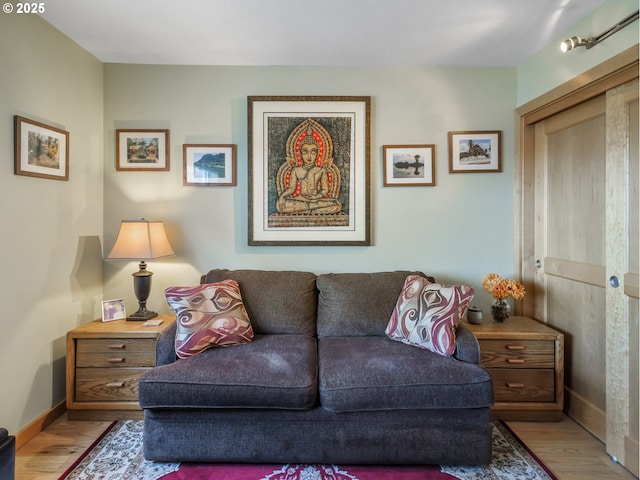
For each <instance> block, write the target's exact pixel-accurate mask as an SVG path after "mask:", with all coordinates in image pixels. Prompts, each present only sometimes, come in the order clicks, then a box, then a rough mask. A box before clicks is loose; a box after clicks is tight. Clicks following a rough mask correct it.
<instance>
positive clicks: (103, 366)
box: [67, 315, 175, 420]
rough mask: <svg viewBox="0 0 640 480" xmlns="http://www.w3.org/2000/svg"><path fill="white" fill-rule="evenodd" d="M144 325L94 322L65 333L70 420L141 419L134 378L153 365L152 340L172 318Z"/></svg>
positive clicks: (126, 322)
mask: <svg viewBox="0 0 640 480" xmlns="http://www.w3.org/2000/svg"><path fill="white" fill-rule="evenodd" d="M152 320H162V323H161V324H160V325H158V326H144V325H143V323H144V322H139V321H127V320H114V321H111V322H102V321H101V320H95V321H93V322H89V323H87V324H85V325H82V326H80V327H78V328H75V329H73V330H71V331H70V332H68V333H67V412H68V417H69V419H70V420H121V419H141V418H143V412H142V409H141V408H140V404H139V403H138V379H139V378H140V375H142V374H143V373H144V372H146V371H147V370H149V369H150V368H152V367H154V366H155V364H156V342H157V339H158V337H159V336H160V334H161V333H162V332H163V331H164V329H165V328H167V327H168V326H169V325H171V323H172V322H173V321H175V316H174V315H159V316H158V317H156V318H154V319H152Z"/></svg>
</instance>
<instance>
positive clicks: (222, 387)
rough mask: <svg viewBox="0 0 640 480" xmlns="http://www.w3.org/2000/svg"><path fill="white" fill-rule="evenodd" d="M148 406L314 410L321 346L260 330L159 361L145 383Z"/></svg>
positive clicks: (142, 384)
mask: <svg viewBox="0 0 640 480" xmlns="http://www.w3.org/2000/svg"><path fill="white" fill-rule="evenodd" d="M139 390H140V406H141V407H142V408H288V409H299V410H302V409H309V408H312V407H313V406H314V405H315V403H316V400H317V346H316V341H315V338H312V337H309V336H305V335H256V336H255V337H254V339H253V341H252V342H251V343H247V344H244V345H238V346H236V347H232V348H211V349H209V350H206V351H204V352H202V353H200V354H198V355H194V356H192V357H189V358H187V359H184V360H178V361H176V362H174V363H170V364H167V365H161V366H157V367H155V368H152V369H151V370H149V371H148V372H145V373H144V374H143V375H142V376H141V378H140V383H139Z"/></svg>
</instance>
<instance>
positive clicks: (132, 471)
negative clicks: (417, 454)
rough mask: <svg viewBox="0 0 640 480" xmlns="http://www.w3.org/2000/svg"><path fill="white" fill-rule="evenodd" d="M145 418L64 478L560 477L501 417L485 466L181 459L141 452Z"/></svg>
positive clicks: (112, 431) (118, 426)
mask: <svg viewBox="0 0 640 480" xmlns="http://www.w3.org/2000/svg"><path fill="white" fill-rule="evenodd" d="M142 424H143V423H142V421H133V420H128V421H122V422H114V423H113V424H112V425H111V426H110V427H109V428H108V429H107V430H106V431H105V432H104V434H103V435H102V436H100V438H98V439H97V440H96V441H95V443H94V444H93V445H92V446H91V447H90V448H89V449H88V450H87V451H86V452H85V453H84V454H83V455H82V457H81V458H80V459H79V460H78V461H77V462H76V463H75V464H74V465H72V466H71V467H70V468H69V470H67V472H65V473H64V474H63V475H62V476H61V477H60V479H59V480H118V479H127V480H449V479H458V480H557V479H556V477H555V476H553V474H552V473H551V472H550V471H549V470H548V469H547V468H546V467H545V466H544V465H543V464H542V462H541V461H540V460H539V459H538V458H536V457H535V455H533V454H532V453H531V452H530V451H529V449H528V448H527V447H526V446H525V445H524V444H523V443H522V442H521V441H520V440H519V439H518V437H517V436H516V435H515V434H514V433H513V432H512V431H511V430H510V429H509V427H507V426H506V425H505V424H504V423H502V422H495V423H494V424H493V459H492V462H491V464H490V465H487V466H481V467H471V466H469V467H465V466H455V467H454V466H447V465H424V466H359V465H294V464H291V465H251V464H187V463H185V464H180V463H160V462H149V461H147V460H145V459H144V457H143V455H142Z"/></svg>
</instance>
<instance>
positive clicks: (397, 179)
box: [382, 145, 436, 187]
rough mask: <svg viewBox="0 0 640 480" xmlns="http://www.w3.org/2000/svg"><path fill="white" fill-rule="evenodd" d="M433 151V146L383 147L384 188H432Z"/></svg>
mask: <svg viewBox="0 0 640 480" xmlns="http://www.w3.org/2000/svg"><path fill="white" fill-rule="evenodd" d="M435 151H436V146H435V145H383V146H382V158H383V163H384V186H385V187H389V186H405V187H406V186H427V187H432V186H434V185H435V184H436V177H435V168H436V167H435V163H436V162H435Z"/></svg>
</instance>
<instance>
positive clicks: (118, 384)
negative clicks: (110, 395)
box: [107, 382, 124, 388]
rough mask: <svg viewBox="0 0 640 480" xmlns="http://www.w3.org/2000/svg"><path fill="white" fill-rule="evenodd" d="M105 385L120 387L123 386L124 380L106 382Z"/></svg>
mask: <svg viewBox="0 0 640 480" xmlns="http://www.w3.org/2000/svg"><path fill="white" fill-rule="evenodd" d="M107 387H109V388H122V387H124V382H111V383H107Z"/></svg>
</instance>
